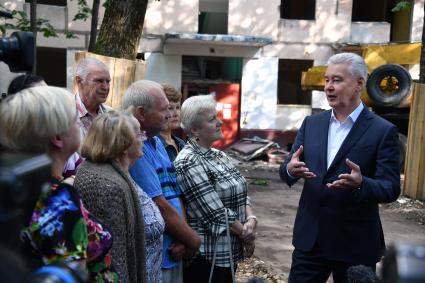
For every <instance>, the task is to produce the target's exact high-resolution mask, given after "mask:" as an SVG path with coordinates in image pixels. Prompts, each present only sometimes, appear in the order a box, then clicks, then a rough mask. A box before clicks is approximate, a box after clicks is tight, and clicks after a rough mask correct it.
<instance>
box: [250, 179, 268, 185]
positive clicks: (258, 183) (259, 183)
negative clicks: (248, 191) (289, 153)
mask: <svg viewBox="0 0 425 283" xmlns="http://www.w3.org/2000/svg"><path fill="white" fill-rule="evenodd" d="M251 184H253V185H257V186H268V185H269V181H267V180H263V179H255V180H254V181H252V183H251Z"/></svg>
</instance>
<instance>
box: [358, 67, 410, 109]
mask: <svg viewBox="0 0 425 283" xmlns="http://www.w3.org/2000/svg"><path fill="white" fill-rule="evenodd" d="M411 85H412V78H411V76H410V74H409V72H408V71H407V70H406V69H405V68H403V67H402V66H400V65H396V64H387V65H382V66H379V67H378V68H376V69H375V70H373V71H372V73H371V74H370V76H369V78H368V81H367V84H366V87H367V92H368V95H369V97H370V98H371V99H372V100H373V101H374V102H375V104H376V105H377V106H383V107H388V106H396V105H398V104H399V103H400V102H401V101H402V100H403V99H404V98H405V97H406V96H407V95H408V94H409V93H410V88H411Z"/></svg>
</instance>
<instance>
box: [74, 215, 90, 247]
mask: <svg viewBox="0 0 425 283" xmlns="http://www.w3.org/2000/svg"><path fill="white" fill-rule="evenodd" d="M72 240H73V241H74V243H75V244H80V243H82V245H83V248H86V247H87V245H88V232H87V226H86V222H85V221H84V219H83V218H82V217H81V218H80V220H78V222H77V223H76V225H75V227H74V229H73V230H72Z"/></svg>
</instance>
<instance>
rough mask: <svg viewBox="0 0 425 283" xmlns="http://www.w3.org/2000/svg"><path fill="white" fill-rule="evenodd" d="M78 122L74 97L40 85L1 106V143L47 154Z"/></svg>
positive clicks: (25, 150)
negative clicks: (53, 141) (55, 139)
mask: <svg viewBox="0 0 425 283" xmlns="http://www.w3.org/2000/svg"><path fill="white" fill-rule="evenodd" d="M75 119H77V111H76V106H75V99H74V96H73V94H71V93H70V92H69V91H67V90H65V89H62V88H58V87H52V86H36V87H31V88H28V89H25V90H22V91H20V92H18V93H16V94H15V95H13V96H10V97H8V98H6V99H5V100H4V101H2V102H1V103H0V142H1V143H2V144H3V145H4V146H5V147H7V148H9V149H11V150H15V151H18V152H24V153H46V152H47V149H48V146H49V141H50V139H51V138H52V137H54V136H56V135H62V134H65V133H67V132H68V130H69V128H70V126H71V123H72V122H73V121H75Z"/></svg>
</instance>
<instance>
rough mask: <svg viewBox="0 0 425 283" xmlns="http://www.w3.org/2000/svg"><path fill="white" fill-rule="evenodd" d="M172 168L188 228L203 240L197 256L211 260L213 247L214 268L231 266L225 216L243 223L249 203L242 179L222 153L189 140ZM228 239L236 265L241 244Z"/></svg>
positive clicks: (241, 254) (231, 220) (241, 250)
mask: <svg viewBox="0 0 425 283" xmlns="http://www.w3.org/2000/svg"><path fill="white" fill-rule="evenodd" d="M174 166H175V168H176V173H177V182H178V184H179V185H180V188H181V189H182V191H183V194H184V197H185V200H186V204H187V208H186V214H187V220H188V222H189V226H190V227H192V228H193V229H194V230H195V231H196V232H197V233H198V235H199V236H200V237H201V239H202V244H201V247H200V254H201V255H202V256H203V257H205V258H206V259H208V260H210V261H212V259H213V255H214V248H215V247H216V248H217V254H216V265H217V266H221V267H230V256H229V250H228V249H229V248H228V247H229V245H228V240H227V237H226V221H225V213H226V212H227V215H228V220H229V225H231V224H232V223H233V222H234V221H235V220H239V221H240V222H241V223H244V222H245V218H246V217H245V209H246V205H247V202H248V198H247V183H246V180H245V178H244V177H243V176H242V175H241V174H240V173H239V171H238V170H237V169H236V168H235V167H234V166H233V165H232V163H231V162H230V160H229V158H228V157H227V156H226V155H225V154H224V153H223V152H221V151H219V150H216V149H205V148H202V147H200V146H199V145H197V144H196V143H195V142H193V141H192V140H189V141H188V142H187V144H186V146H185V147H184V148H183V150H182V151H181V152H180V153H179V155H178V156H177V158H176V160H175V161H174ZM230 237H231V245H232V254H233V260H234V263H236V262H237V261H238V260H240V259H241V258H242V256H243V243H242V240H241V239H240V238H239V237H238V236H236V235H233V234H230ZM216 241H217V246H216V245H215V244H216Z"/></svg>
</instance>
